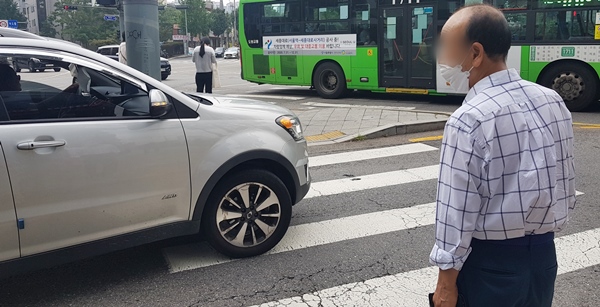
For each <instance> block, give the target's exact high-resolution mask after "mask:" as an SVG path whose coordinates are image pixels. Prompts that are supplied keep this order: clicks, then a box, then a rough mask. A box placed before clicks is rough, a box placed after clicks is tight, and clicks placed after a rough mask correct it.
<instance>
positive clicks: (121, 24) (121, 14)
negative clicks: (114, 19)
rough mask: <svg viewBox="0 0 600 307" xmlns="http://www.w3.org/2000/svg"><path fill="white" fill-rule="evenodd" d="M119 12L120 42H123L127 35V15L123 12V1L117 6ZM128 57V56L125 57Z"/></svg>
mask: <svg viewBox="0 0 600 307" xmlns="http://www.w3.org/2000/svg"><path fill="white" fill-rule="evenodd" d="M117 9H118V10H119V33H121V34H120V35H119V41H120V42H123V35H125V13H124V12H123V1H122V0H121V1H119V6H117ZM125 56H127V55H125Z"/></svg>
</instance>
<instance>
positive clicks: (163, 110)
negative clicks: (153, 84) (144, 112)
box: [149, 89, 173, 118]
mask: <svg viewBox="0 0 600 307" xmlns="http://www.w3.org/2000/svg"><path fill="white" fill-rule="evenodd" d="M149 96H150V116H152V117H153V118H158V117H162V116H165V115H166V114H167V113H169V111H171V108H172V107H173V104H171V102H170V101H169V99H168V98H167V95H165V93H163V92H162V91H161V90H156V89H152V90H150V94H149Z"/></svg>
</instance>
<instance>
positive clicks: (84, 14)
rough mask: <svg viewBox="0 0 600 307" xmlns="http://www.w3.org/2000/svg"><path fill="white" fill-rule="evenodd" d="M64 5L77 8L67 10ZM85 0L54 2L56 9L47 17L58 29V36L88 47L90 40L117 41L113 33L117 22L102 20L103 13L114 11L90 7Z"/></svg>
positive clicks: (116, 27) (112, 11)
mask: <svg viewBox="0 0 600 307" xmlns="http://www.w3.org/2000/svg"><path fill="white" fill-rule="evenodd" d="M65 5H75V6H78V7H79V9H78V10H76V11H67V10H65V9H64V8H63V7H64V6H65ZM84 5H85V6H89V5H91V3H90V2H88V1H86V0H61V1H58V2H56V4H55V7H56V10H55V11H54V12H52V15H50V17H48V22H49V23H50V25H51V26H53V27H56V28H58V29H59V32H60V38H62V39H66V40H70V41H73V42H78V43H80V44H81V45H82V46H83V47H86V48H89V47H90V42H91V41H98V40H109V41H112V42H114V43H117V42H118V40H117V39H116V37H115V33H116V31H117V30H118V28H119V23H118V22H114V21H104V14H114V13H115V11H114V10H111V9H105V8H90V7H83V6H84Z"/></svg>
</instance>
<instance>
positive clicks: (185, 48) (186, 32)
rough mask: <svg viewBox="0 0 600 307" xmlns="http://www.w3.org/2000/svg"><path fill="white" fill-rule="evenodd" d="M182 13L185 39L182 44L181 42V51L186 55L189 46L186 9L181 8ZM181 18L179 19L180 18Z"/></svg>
mask: <svg viewBox="0 0 600 307" xmlns="http://www.w3.org/2000/svg"><path fill="white" fill-rule="evenodd" d="M183 14H184V16H185V39H184V40H183V41H184V44H183V53H184V54H185V55H186V56H187V55H188V48H189V45H188V44H189V41H188V40H189V38H190V33H189V32H188V28H187V9H185V10H183ZM180 20H181V19H180Z"/></svg>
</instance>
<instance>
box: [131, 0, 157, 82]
mask: <svg viewBox="0 0 600 307" xmlns="http://www.w3.org/2000/svg"><path fill="white" fill-rule="evenodd" d="M123 11H124V12H123V15H124V16H123V17H124V18H123V19H124V20H125V43H126V46H127V48H126V49H127V50H126V51H127V65H129V66H131V67H133V68H135V69H137V70H139V71H141V72H143V73H145V74H147V75H149V76H151V77H153V78H155V79H156V80H160V41H159V35H158V1H157V0H124V1H123Z"/></svg>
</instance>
